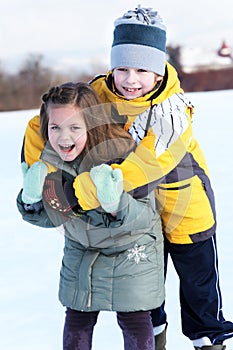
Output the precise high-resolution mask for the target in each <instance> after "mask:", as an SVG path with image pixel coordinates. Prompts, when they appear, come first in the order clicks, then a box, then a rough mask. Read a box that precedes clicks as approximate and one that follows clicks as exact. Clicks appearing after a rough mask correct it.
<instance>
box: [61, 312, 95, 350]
mask: <svg viewBox="0 0 233 350" xmlns="http://www.w3.org/2000/svg"><path fill="white" fill-rule="evenodd" d="M98 313H99V312H82V311H76V310H72V309H69V308H67V311H66V319H65V326H64V333H63V350H90V349H91V345H92V335H93V329H94V326H95V324H96V322H97V317H98Z"/></svg>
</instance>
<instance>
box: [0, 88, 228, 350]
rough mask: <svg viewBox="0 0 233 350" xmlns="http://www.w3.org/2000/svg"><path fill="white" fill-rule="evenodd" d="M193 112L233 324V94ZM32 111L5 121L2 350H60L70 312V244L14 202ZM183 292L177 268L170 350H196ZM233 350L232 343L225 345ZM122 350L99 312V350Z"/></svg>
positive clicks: (200, 100)
mask: <svg viewBox="0 0 233 350" xmlns="http://www.w3.org/2000/svg"><path fill="white" fill-rule="evenodd" d="M187 96H188V97H189V98H190V99H191V101H192V103H193V104H194V106H195V114H194V118H193V128H194V135H196V138H197V139H198V140H199V142H200V144H201V146H202V150H203V152H204V154H205V156H206V159H207V163H208V166H209V170H210V174H211V179H212V186H213V188H214V191H215V196H216V209H217V218H218V225H217V242H218V253H219V271H220V284H221V289H222V296H223V312H224V316H225V318H226V319H227V320H231V321H233V301H232V290H233V278H232V265H233V254H232V247H233V235H232V198H233V186H232V171H230V170H229V169H232V168H233V157H232V128H233V120H232V116H231V111H232V100H233V90H227V91H214V92H203V93H190V94H187ZM37 112H38V111H37V110H33V111H30V110H28V111H18V112H1V113H0V123H1V126H2V127H1V128H0V159H1V163H0V193H1V197H0V204H1V210H0V223H1V233H0V235H1V239H0V251H1V254H0V276H1V278H0V310H1V312H0V330H1V336H0V349H4V350H61V349H62V346H61V344H62V331H63V322H64V312H65V310H64V308H63V307H62V306H61V304H60V303H59V301H58V296H57V293H58V280H59V271H60V266H61V259H62V253H63V244H64V237H63V236H62V234H61V232H60V231H59V230H56V229H42V228H40V227H36V226H32V225H30V224H29V223H26V222H24V221H22V218H21V216H20V214H19V212H18V210H17V207H16V196H17V194H18V192H19V190H20V188H21V186H22V176H21V172H20V150H21V145H22V139H23V134H24V130H25V127H26V124H27V121H28V120H29V119H30V118H31V117H32V116H34V115H35V113H37ZM178 296H179V286H178V278H177V275H176V273H175V272H174V268H173V266H172V263H171V261H169V266H168V276H167V281H166V310H167V314H168V331H167V332H168V333H167V350H193V347H192V344H191V342H190V341H189V340H188V339H187V338H186V337H185V336H184V335H182V332H181V327H180V313H179V301H178V300H179V299H178ZM226 345H227V349H228V350H231V349H233V339H231V340H228V341H226ZM109 349H111V350H123V340H122V335H121V332H120V329H119V327H118V325H117V323H116V317H115V313H111V312H101V313H100V317H99V319H98V322H97V326H96V328H95V330H94V338H93V350H109Z"/></svg>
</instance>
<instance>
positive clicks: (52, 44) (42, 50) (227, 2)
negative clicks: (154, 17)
mask: <svg viewBox="0 0 233 350" xmlns="http://www.w3.org/2000/svg"><path fill="white" fill-rule="evenodd" d="M140 3H141V5H142V6H143V7H152V8H153V9H155V10H158V11H159V13H160V15H161V16H162V17H163V19H164V23H165V24H166V26H167V42H168V44H172V45H182V46H183V45H185V46H191V47H196V46H198V47H199V46H201V47H208V48H214V49H218V48H219V46H220V45H221V42H222V40H226V41H227V42H228V45H229V46H230V47H233V11H232V0H221V1H220V0H218V1H217V2H213V1H212V0H204V1H203V0H202V1H200V0H196V1H186V0H176V1H173V0H168V1H164V0H156V1H155V0H145V1H143V2H140V1H136V0H127V1H125V0H117V1H113V0H112V1H106V0H98V1H95V0H87V1H85V0H81V1H80V0H66V1H61V0H40V1H31V0H20V1H19V0H8V1H4V0H0V13H1V21H0V47H1V51H0V64H2V66H3V67H5V68H7V69H11V70H12V69H14V67H16V66H17V67H18V66H19V62H22V61H23V60H24V59H25V58H26V57H27V56H28V55H30V54H42V55H43V57H44V59H45V62H48V63H49V64H53V67H57V68H59V67H60V68H61V67H62V64H63V65H68V64H70V65H71V64H72V62H73V61H75V63H77V65H78V64H80V65H84V64H90V63H92V64H94V63H95V62H96V59H101V60H103V61H104V62H105V64H108V62H109V52H110V48H111V44H112V36H113V29H114V26H113V23H114V20H115V19H116V18H118V17H121V16H122V15H123V14H124V13H125V12H126V11H127V10H129V9H134V8H135V7H137V6H138V4H140ZM59 65H60V66H59Z"/></svg>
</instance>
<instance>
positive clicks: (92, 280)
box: [17, 162, 164, 312]
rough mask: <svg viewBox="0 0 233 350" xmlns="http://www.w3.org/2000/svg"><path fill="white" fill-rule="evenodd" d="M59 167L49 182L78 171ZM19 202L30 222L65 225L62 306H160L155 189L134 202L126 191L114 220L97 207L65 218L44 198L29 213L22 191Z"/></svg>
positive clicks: (160, 265)
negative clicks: (42, 203) (34, 209)
mask: <svg viewBox="0 0 233 350" xmlns="http://www.w3.org/2000/svg"><path fill="white" fill-rule="evenodd" d="M56 167H57V168H58V169H59V162H57V163H56ZM62 167H63V170H58V171H57V172H56V173H53V174H50V175H48V177H49V178H50V180H51V179H52V178H53V176H54V179H57V178H59V176H61V179H62V180H61V181H60V183H61V182H64V180H65V179H68V178H70V176H71V175H72V176H75V175H76V174H74V168H73V167H71V166H70V165H68V164H64V163H62ZM58 174H59V176H57V175H58ZM56 186H57V185H56ZM58 192H59V191H58ZM51 202H52V201H51ZM17 204H18V208H19V211H20V212H21V214H22V217H23V219H24V220H26V221H28V222H30V223H32V224H34V225H38V226H42V227H53V226H57V225H60V224H63V227H64V232H65V247H64V256H63V261H62V267H61V273H60V286H59V299H60V301H61V303H62V304H63V305H64V306H66V307H70V308H72V309H75V310H83V311H94V310H109V311H110V310H114V311H122V312H129V311H139V310H150V309H154V308H156V307H158V306H160V305H161V304H162V302H163V301H164V262H163V236H162V230H161V220H160V216H159V214H158V213H157V211H156V208H155V200H154V194H153V193H151V194H149V195H148V196H146V197H144V198H142V199H139V200H135V199H134V198H133V197H131V196H130V195H129V194H128V193H126V192H124V193H123V195H122V196H121V201H120V205H119V211H118V213H117V217H116V218H113V217H112V216H111V215H110V214H107V213H105V212H103V211H102V210H101V208H98V209H97V210H91V211H88V212H85V214H84V215H82V216H79V215H77V213H74V212H73V213H71V214H69V216H64V212H62V210H60V211H59V210H55V209H54V208H52V206H50V204H51V203H48V201H47V202H46V201H45V202H44V207H43V209H42V211H41V212H40V213H35V212H28V211H26V210H25V208H24V203H23V202H22V199H21V192H20V193H19V195H18V198H17ZM45 208H46V209H45Z"/></svg>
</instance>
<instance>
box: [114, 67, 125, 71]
mask: <svg viewBox="0 0 233 350" xmlns="http://www.w3.org/2000/svg"><path fill="white" fill-rule="evenodd" d="M116 70H118V71H120V72H125V71H127V68H122V67H120V68H117V69H116Z"/></svg>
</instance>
